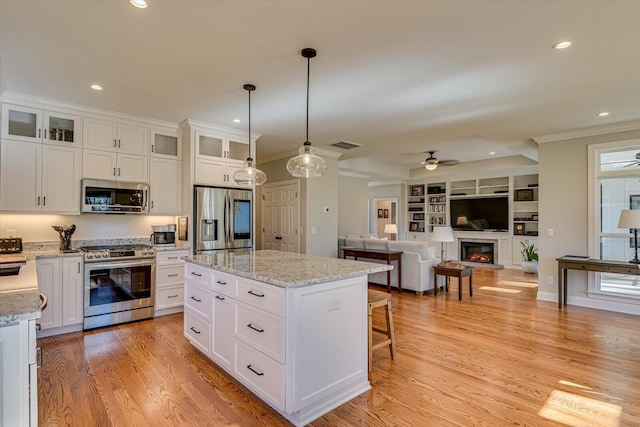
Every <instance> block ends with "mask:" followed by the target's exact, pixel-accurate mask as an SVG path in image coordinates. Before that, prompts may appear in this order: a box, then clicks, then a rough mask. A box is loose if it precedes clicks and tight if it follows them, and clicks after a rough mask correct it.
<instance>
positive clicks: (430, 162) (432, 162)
mask: <svg viewBox="0 0 640 427" xmlns="http://www.w3.org/2000/svg"><path fill="white" fill-rule="evenodd" d="M427 153H429V157H427V159H426V160H425V161H423V162H422V163H421V164H422V165H423V166H424V167H425V168H426V169H427V170H430V171H432V170H435V169H436V168H437V167H438V165H442V166H454V165H457V164H459V163H460V162H459V161H458V160H438V159H437V158H435V157H433V155H434V154H435V151H427Z"/></svg>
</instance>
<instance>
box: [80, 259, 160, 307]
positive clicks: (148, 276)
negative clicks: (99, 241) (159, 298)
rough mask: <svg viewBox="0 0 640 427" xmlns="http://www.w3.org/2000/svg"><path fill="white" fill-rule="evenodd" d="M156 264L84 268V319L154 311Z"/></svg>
mask: <svg viewBox="0 0 640 427" xmlns="http://www.w3.org/2000/svg"><path fill="white" fill-rule="evenodd" d="M154 293H155V261H154V260H153V259H151V260H131V261H113V262H112V261H109V262H96V263H85V264H84V315H85V317H90V316H97V315H101V314H108V313H116V312H120V311H127V310H135V309H139V308H146V307H153V303H154Z"/></svg>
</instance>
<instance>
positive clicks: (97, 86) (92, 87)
mask: <svg viewBox="0 0 640 427" xmlns="http://www.w3.org/2000/svg"><path fill="white" fill-rule="evenodd" d="M91 89H93V90H102V86H100V85H91Z"/></svg>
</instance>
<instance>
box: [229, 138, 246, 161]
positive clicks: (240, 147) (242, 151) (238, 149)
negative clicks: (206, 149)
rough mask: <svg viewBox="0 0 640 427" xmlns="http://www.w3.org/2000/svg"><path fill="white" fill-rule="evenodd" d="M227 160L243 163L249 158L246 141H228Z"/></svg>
mask: <svg viewBox="0 0 640 427" xmlns="http://www.w3.org/2000/svg"><path fill="white" fill-rule="evenodd" d="M228 145H229V148H228V152H227V153H228V154H227V158H229V159H232V160H240V161H242V162H244V161H245V160H247V157H249V144H248V143H247V141H239V140H237V139H235V140H234V139H229V144H228Z"/></svg>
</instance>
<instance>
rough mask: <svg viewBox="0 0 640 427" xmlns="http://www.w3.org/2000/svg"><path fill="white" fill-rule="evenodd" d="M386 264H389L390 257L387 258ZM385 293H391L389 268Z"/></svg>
mask: <svg viewBox="0 0 640 427" xmlns="http://www.w3.org/2000/svg"><path fill="white" fill-rule="evenodd" d="M387 265H391V259H389V258H387ZM398 286H400V285H398ZM387 293H391V270H387Z"/></svg>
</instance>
